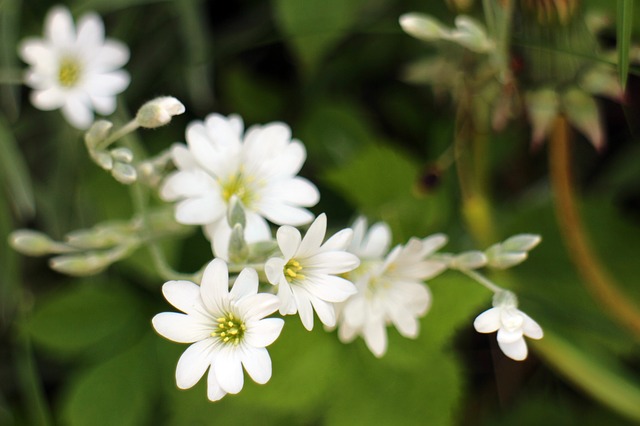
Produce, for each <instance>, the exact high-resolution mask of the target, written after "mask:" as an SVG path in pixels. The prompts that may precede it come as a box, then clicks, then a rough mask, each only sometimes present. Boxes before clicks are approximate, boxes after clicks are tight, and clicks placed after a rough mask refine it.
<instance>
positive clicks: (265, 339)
mask: <svg viewBox="0 0 640 426" xmlns="http://www.w3.org/2000/svg"><path fill="white" fill-rule="evenodd" d="M283 326H284V320H283V319H282V318H265V319H263V320H260V321H258V322H256V323H255V324H253V325H252V326H251V327H250V328H248V329H247V332H246V333H245V335H244V338H245V341H246V343H247V344H248V345H250V346H253V347H254V348H264V347H265V346H269V345H270V344H272V343H273V342H275V340H276V339H277V338H278V336H280V332H281V331H282V327H283Z"/></svg>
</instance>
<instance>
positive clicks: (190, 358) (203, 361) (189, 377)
mask: <svg viewBox="0 0 640 426" xmlns="http://www.w3.org/2000/svg"><path fill="white" fill-rule="evenodd" d="M214 347H215V341H214V340H213V339H206V340H201V341H199V342H196V343H194V344H193V345H191V346H189V347H188V348H187V350H186V351H184V353H183V354H182V356H181V357H180V359H179V360H178V366H177V367H176V384H177V385H178V387H179V388H180V389H189V388H190V387H192V386H193V385H195V384H196V383H198V380H200V378H201V377H202V376H203V374H204V372H205V371H207V368H208V367H209V365H211V361H212V360H213V348H214Z"/></svg>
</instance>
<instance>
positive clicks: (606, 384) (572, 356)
mask: <svg viewBox="0 0 640 426" xmlns="http://www.w3.org/2000/svg"><path fill="white" fill-rule="evenodd" d="M535 345H536V347H537V348H538V349H539V350H540V354H541V355H542V356H543V357H544V358H546V359H547V360H548V361H549V362H550V364H551V365H552V366H553V367H555V368H557V369H558V370H559V372H560V373H561V374H562V375H564V376H565V377H567V378H568V379H569V380H571V381H572V382H573V383H574V384H576V385H577V386H578V387H580V388H581V389H582V390H583V391H585V392H586V393H587V394H589V395H591V396H592V397H593V398H595V399H596V400H598V401H600V402H602V403H603V404H605V405H607V406H609V407H611V408H613V409H614V410H615V411H617V412H618V413H620V414H622V415H624V416H625V417H627V418H629V419H630V420H634V421H636V422H640V380H638V377H635V380H634V376H633V374H631V372H630V371H627V370H626V369H624V368H622V367H621V366H620V364H619V362H617V361H616V360H614V359H613V358H609V357H604V356H597V355H596V353H595V352H593V351H585V350H583V349H580V348H578V347H576V346H574V345H572V344H571V343H569V342H568V341H566V340H565V339H562V338H560V337H559V336H557V335H554V334H552V333H550V332H549V331H547V332H546V333H545V336H544V339H542V340H540V341H539V342H535Z"/></svg>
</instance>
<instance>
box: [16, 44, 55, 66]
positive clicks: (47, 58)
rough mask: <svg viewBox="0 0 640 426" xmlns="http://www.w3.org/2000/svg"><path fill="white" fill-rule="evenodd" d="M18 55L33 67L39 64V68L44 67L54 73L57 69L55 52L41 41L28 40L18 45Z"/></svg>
mask: <svg viewBox="0 0 640 426" xmlns="http://www.w3.org/2000/svg"><path fill="white" fill-rule="evenodd" d="M18 54H19V55H20V57H21V58H22V60H23V61H25V62H27V63H29V64H31V65H36V64H37V65H38V67H39V68H40V67H43V65H44V66H46V68H51V70H52V71H55V68H57V64H58V58H57V56H56V54H55V52H54V50H53V49H52V48H51V46H49V45H48V44H46V43H45V42H44V41H43V40H41V39H38V38H32V37H29V38H26V39H25V40H23V41H22V42H21V43H20V44H19V45H18Z"/></svg>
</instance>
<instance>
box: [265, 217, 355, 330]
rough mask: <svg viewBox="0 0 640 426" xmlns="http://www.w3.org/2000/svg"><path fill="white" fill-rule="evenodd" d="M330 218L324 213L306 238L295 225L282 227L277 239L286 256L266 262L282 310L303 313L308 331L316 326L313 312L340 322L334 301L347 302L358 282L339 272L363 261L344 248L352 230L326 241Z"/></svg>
mask: <svg viewBox="0 0 640 426" xmlns="http://www.w3.org/2000/svg"><path fill="white" fill-rule="evenodd" d="M326 229H327V217H326V216H325V215H324V214H321V215H320V216H318V217H317V218H316V220H315V221H314V222H313V223H312V224H311V226H310V227H309V230H308V231H307V233H306V234H305V236H304V238H302V237H301V235H300V232H299V231H298V230H297V229H295V228H293V227H291V226H282V227H280V228H279V229H278V232H277V234H276V238H277V240H278V246H279V247H280V251H282V255H283V257H281V258H280V257H273V258H271V259H269V260H268V261H267V263H266V264H265V268H264V269H265V273H266V274H267V279H268V280H269V282H270V283H271V284H274V285H277V286H278V297H279V298H280V313H281V314H282V315H290V314H295V313H297V312H299V313H300V319H301V320H302V324H303V325H304V327H305V328H306V329H307V330H311V329H312V328H313V311H314V310H315V311H316V313H317V314H318V318H320V321H321V322H322V323H323V324H325V325H327V326H329V327H333V326H334V325H335V323H336V315H335V310H334V306H333V304H334V303H337V302H343V301H344V300H346V299H347V298H348V297H349V296H351V295H352V294H354V293H355V292H356V288H355V287H354V285H353V284H352V283H351V282H349V281H347V280H346V279H344V278H341V277H338V276H336V275H338V274H343V273H345V272H348V271H351V270H352V269H354V268H356V267H357V266H358V264H359V263H360V261H359V260H358V258H357V257H356V256H354V255H353V254H351V253H347V252H346V251H344V248H345V247H346V246H347V245H348V244H349V240H350V239H351V235H352V231H351V229H343V230H342V231H340V232H338V233H337V234H335V235H334V236H332V237H331V238H329V239H328V240H327V241H326V242H325V243H324V244H322V240H323V239H324V235H325V232H326Z"/></svg>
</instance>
